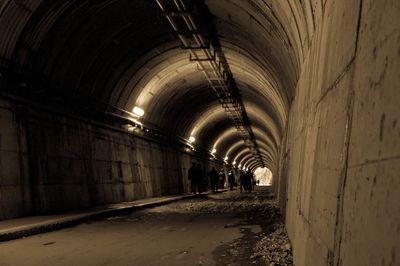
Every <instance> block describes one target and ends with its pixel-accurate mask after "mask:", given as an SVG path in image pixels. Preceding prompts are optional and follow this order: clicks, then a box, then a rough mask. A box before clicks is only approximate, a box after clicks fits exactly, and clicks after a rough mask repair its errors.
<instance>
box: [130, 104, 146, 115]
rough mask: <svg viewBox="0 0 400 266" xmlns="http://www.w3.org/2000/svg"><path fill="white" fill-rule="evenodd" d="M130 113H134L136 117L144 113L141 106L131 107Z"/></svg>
mask: <svg viewBox="0 0 400 266" xmlns="http://www.w3.org/2000/svg"><path fill="white" fill-rule="evenodd" d="M132 113H133V114H135V115H136V116H138V117H141V116H143V115H144V110H143V109H142V108H140V107H137V106H135V107H133V109H132Z"/></svg>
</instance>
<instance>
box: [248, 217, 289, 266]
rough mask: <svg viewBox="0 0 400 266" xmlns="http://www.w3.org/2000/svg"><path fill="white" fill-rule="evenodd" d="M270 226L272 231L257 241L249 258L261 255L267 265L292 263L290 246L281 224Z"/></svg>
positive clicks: (277, 265) (275, 265)
mask: <svg viewBox="0 0 400 266" xmlns="http://www.w3.org/2000/svg"><path fill="white" fill-rule="evenodd" d="M271 227H272V232H271V233H270V234H267V235H264V236H262V238H261V240H260V241H258V242H257V244H256V247H255V248H254V253H253V255H252V256H251V259H255V258H261V257H262V258H263V259H264V260H265V265H268V266H280V265H282V266H283V265H293V255H292V246H291V244H290V241H289V238H288V236H287V233H286V230H285V228H284V226H283V224H282V223H276V224H274V225H272V226H271Z"/></svg>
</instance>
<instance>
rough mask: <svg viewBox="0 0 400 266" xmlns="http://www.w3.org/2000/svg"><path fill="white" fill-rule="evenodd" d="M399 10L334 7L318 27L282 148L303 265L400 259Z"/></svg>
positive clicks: (367, 4) (392, 5)
mask: <svg viewBox="0 0 400 266" xmlns="http://www.w3.org/2000/svg"><path fill="white" fill-rule="evenodd" d="M399 12H400V4H399V2H398V1H389V0H387V1H372V0H371V1H365V0H363V1H345V0H343V1H326V3H325V5H324V7H323V15H320V19H319V20H318V23H317V24H316V28H315V33H314V34H313V39H312V41H311V46H310V50H309V52H308V55H307V56H306V58H305V60H304V63H303V65H302V71H301V75H300V79H299V82H298V84H297V95H296V98H295V99H294V102H293V105H292V107H291V111H290V118H289V123H288V128H287V130H288V134H287V136H288V137H287V140H283V142H282V143H285V141H286V142H287V145H282V146H281V148H284V149H285V151H281V154H285V156H281V162H280V165H281V168H280V173H281V174H282V173H284V174H285V175H286V173H287V176H288V177H287V178H288V180H287V181H286V180H282V181H281V182H284V184H286V182H287V184H288V186H287V190H288V194H287V197H288V201H287V205H286V225H287V230H288V233H289V237H290V238H291V241H292V244H293V252H294V263H295V264H296V265H397V264H398V263H399V258H398V257H396V255H397V254H399V252H400V241H399V240H398V237H397V236H398V235H399V232H400V225H399V222H398V221H400V207H399V197H398V191H399V187H400V178H399V167H398V165H399V158H400V157H399V151H400V146H399V145H400V143H399V139H400V138H399V136H400V129H399V126H398V122H397V120H398V119H399V114H400V105H399V102H400V93H399V88H398V84H399V82H400V80H399V75H398V73H399V72H398V69H399V68H400V66H399V59H400V58H399V56H400V50H399V47H398V43H399V41H400V33H399V29H398V25H399V23H400V21H399V16H398V14H399ZM288 158H290V160H288ZM286 164H287V167H284V165H286ZM280 198H281V197H280ZM281 200H282V199H281ZM281 206H282V205H281Z"/></svg>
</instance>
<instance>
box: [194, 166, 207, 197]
mask: <svg viewBox="0 0 400 266" xmlns="http://www.w3.org/2000/svg"><path fill="white" fill-rule="evenodd" d="M204 176H205V174H204V170H203V169H202V168H201V165H200V164H199V163H198V164H197V166H196V180H197V189H198V190H199V194H200V193H201V192H202V191H204V183H205V182H204V179H205V178H204Z"/></svg>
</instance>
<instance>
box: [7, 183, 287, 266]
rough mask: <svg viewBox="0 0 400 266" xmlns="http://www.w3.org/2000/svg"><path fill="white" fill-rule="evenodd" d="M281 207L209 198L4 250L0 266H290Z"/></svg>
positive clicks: (237, 196)
mask: <svg viewBox="0 0 400 266" xmlns="http://www.w3.org/2000/svg"><path fill="white" fill-rule="evenodd" d="M291 260H292V254H291V247H290V243H289V240H288V238H287V236H286V232H285V230H284V228H283V225H282V223H281V219H280V216H279V214H278V209H277V207H276V206H275V202H274V201H273V200H271V199H269V196H268V193H266V192H265V191H264V190H263V189H261V188H258V189H257V191H256V192H253V193H240V192H237V191H233V192H226V193H217V194H209V195H204V196H199V197H196V198H193V199H188V200H182V201H178V202H174V203H170V204H168V205H164V206H160V207H155V208H151V209H146V210H142V211H138V212H134V213H132V214H130V215H127V216H116V217H110V218H107V219H104V220H99V221H94V222H88V223H84V224H81V225H79V226H76V227H73V228H68V229H64V230H60V231H56V232H51V233H46V234H41V235H36V236H32V237H27V238H24V239H19V240H14V241H9V242H4V243H0V265H2V266H5V265H291V264H292V262H291Z"/></svg>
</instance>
